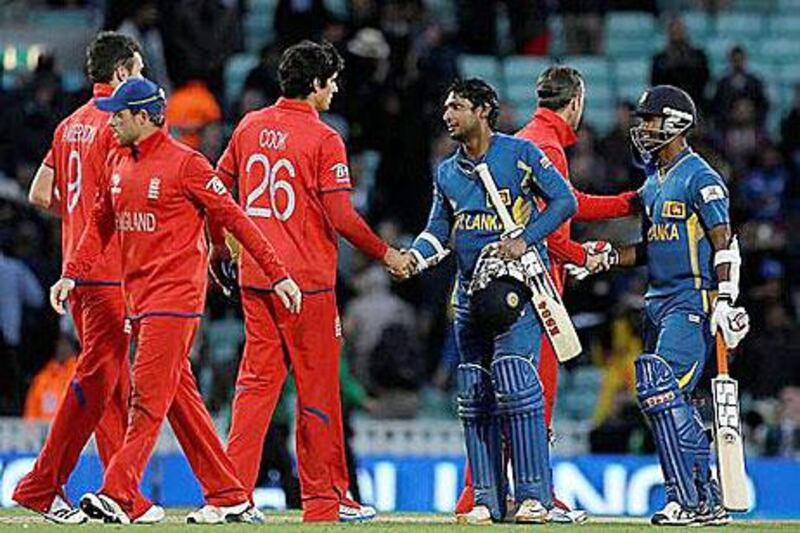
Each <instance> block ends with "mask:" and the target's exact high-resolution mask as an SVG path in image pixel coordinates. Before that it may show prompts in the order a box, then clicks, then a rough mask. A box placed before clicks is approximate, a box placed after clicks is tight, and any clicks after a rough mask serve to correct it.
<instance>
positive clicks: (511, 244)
mask: <svg viewBox="0 0 800 533" xmlns="http://www.w3.org/2000/svg"><path fill="white" fill-rule="evenodd" d="M495 249H496V250H497V253H498V254H499V256H500V257H501V258H503V259H519V258H520V257H522V255H523V254H524V253H525V252H526V251H527V250H528V245H527V244H526V243H525V241H524V240H522V237H514V238H513V239H504V240H502V241H500V242H498V243H496V244H495Z"/></svg>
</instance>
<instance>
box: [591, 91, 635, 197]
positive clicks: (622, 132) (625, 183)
mask: <svg viewBox="0 0 800 533" xmlns="http://www.w3.org/2000/svg"><path fill="white" fill-rule="evenodd" d="M632 117H633V104H632V103H631V102H629V101H627V100H622V101H620V102H617V107H616V109H615V111H614V125H613V126H612V128H611V130H610V131H609V132H608V133H607V134H606V135H605V137H603V138H602V139H601V140H600V146H599V149H600V153H602V154H603V156H604V158H605V163H606V176H607V179H606V180H604V181H603V183H602V184H601V186H600V187H598V192H601V193H603V194H619V193H621V192H624V191H629V190H631V189H634V188H635V187H636V186H637V185H638V183H634V175H635V174H636V173H637V172H638V171H637V169H636V167H635V166H634V164H633V158H632V157H631V141H630V129H631V126H632V125H633V124H632V122H631V119H632Z"/></svg>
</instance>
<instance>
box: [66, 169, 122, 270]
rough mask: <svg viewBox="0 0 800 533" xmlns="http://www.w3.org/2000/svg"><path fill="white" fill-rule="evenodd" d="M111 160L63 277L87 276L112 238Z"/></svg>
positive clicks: (114, 229) (113, 230)
mask: <svg viewBox="0 0 800 533" xmlns="http://www.w3.org/2000/svg"><path fill="white" fill-rule="evenodd" d="M112 161H113V158H112V157H111V156H109V158H108V159H107V165H106V166H107V172H104V173H103V178H102V182H101V183H100V186H99V187H98V188H97V197H96V198H95V202H94V205H93V206H92V213H91V216H90V218H89V223H88V224H87V225H86V227H85V228H84V230H83V234H82V235H81V239H80V241H79V242H78V247H77V248H76V249H75V253H74V254H73V256H72V258H71V259H70V260H69V261H68V262H67V263H66V264H65V265H64V274H63V275H64V277H65V278H71V279H81V278H85V277H86V276H88V275H89V273H90V272H91V271H92V268H93V267H94V264H95V263H96V262H97V259H98V258H99V257H100V255H101V254H102V253H103V250H105V248H106V246H107V245H108V243H109V242H110V241H111V238H112V237H113V236H114V232H115V231H116V226H115V222H114V206H113V205H112V204H111V189H110V188H109V182H108V179H109V177H110V176H111V174H112V172H113V166H112V163H111V162H112Z"/></svg>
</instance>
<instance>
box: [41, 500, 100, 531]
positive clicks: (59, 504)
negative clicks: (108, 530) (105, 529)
mask: <svg viewBox="0 0 800 533" xmlns="http://www.w3.org/2000/svg"><path fill="white" fill-rule="evenodd" d="M39 514H40V515H42V516H43V517H44V518H45V519H46V520H49V521H50V522H53V523H54V524H65V525H75V524H83V523H85V522H86V521H88V520H89V517H88V516H86V513H84V512H83V511H81V509H80V507H72V506H70V505H69V504H68V503H67V502H66V501H64V498H62V497H61V496H60V495H58V494H56V497H55V498H53V501H52V503H50V509H48V510H47V511H46V512H44V513H39Z"/></svg>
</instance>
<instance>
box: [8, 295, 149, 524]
mask: <svg viewBox="0 0 800 533" xmlns="http://www.w3.org/2000/svg"><path fill="white" fill-rule="evenodd" d="M69 306H70V312H71V314H72V319H73V321H74V322H75V329H76V330H77V333H78V339H79V340H80V343H81V353H80V356H79V357H78V364H77V367H76V369H75V377H74V378H73V380H72V382H71V383H70V387H69V389H68V390H67V394H66V396H65V397H64V399H63V401H62V402H61V405H59V406H58V410H57V411H56V415H55V418H54V419H53V422H52V424H51V426H50V432H49V434H48V435H47V440H46V441H45V444H44V447H43V448H42V450H41V452H39V456H38V457H37V459H36V463H35V464H34V465H33V470H32V471H31V472H30V473H29V474H28V475H26V476H25V477H23V478H22V479H21V480H20V482H19V483H18V484H17V487H16V489H15V490H14V496H13V498H14V501H16V502H17V503H19V504H21V505H24V506H25V507H28V508H29V509H34V510H37V511H40V512H46V511H47V510H48V509H49V508H50V504H51V503H52V501H53V498H54V497H55V496H56V494H60V495H61V496H62V497H64V494H63V486H64V485H65V484H66V483H67V480H68V479H69V476H70V474H72V471H73V470H74V469H75V465H76V464H77V462H78V458H79V456H80V454H81V451H82V450H83V448H84V447H85V446H86V443H87V441H88V440H89V437H90V436H91V435H92V433H94V434H95V439H96V441H97V450H98V453H99V455H100V460H101V461H102V462H103V464H104V465H108V463H109V461H110V460H111V456H112V455H114V453H115V452H116V451H117V450H118V449H119V447H120V446H121V445H122V438H123V436H124V434H125V428H126V427H127V423H128V399H129V396H130V363H129V361H128V341H129V338H128V335H126V334H125V332H124V331H123V320H124V318H123V317H124V307H123V302H122V290H121V289H120V287H119V286H116V285H81V286H78V287H77V288H76V289H75V290H74V291H73V292H72V295H71V296H70V300H69ZM151 505H152V504H151V502H150V501H149V500H147V499H146V498H144V497H143V496H142V495H141V493H139V492H138V490H137V492H136V493H135V495H134V497H133V510H132V516H133V517H134V518H136V517H138V516H139V515H141V514H143V513H144V512H145V511H147V509H148V508H149V507H150V506H151Z"/></svg>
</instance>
